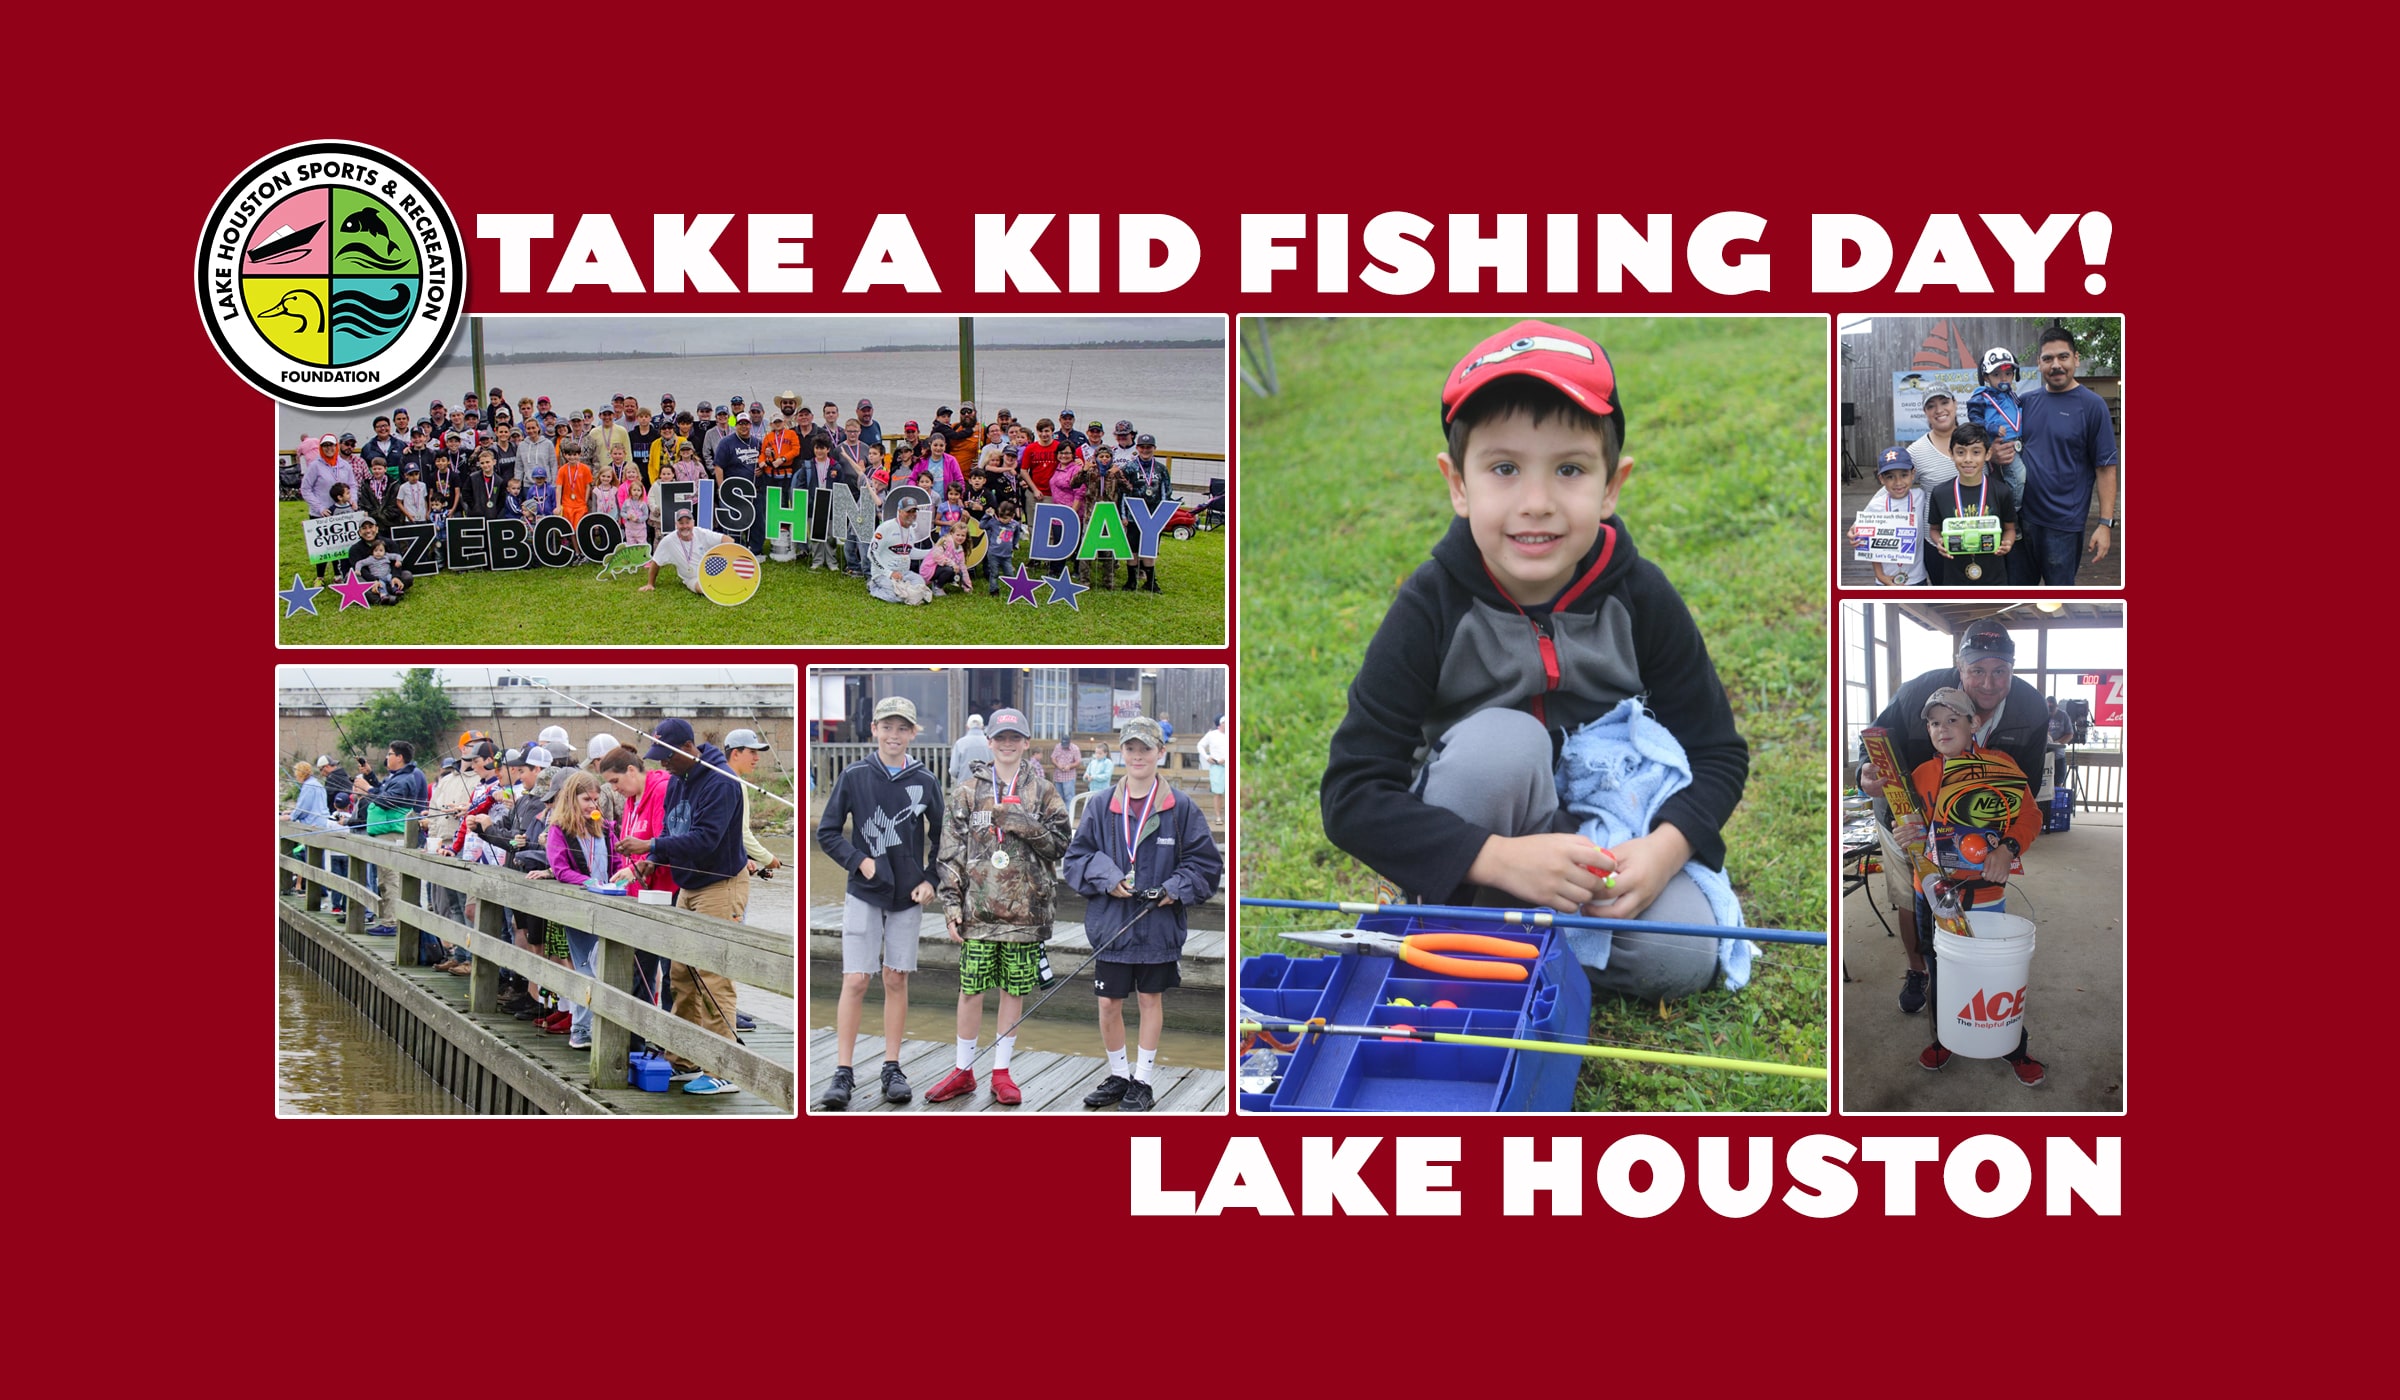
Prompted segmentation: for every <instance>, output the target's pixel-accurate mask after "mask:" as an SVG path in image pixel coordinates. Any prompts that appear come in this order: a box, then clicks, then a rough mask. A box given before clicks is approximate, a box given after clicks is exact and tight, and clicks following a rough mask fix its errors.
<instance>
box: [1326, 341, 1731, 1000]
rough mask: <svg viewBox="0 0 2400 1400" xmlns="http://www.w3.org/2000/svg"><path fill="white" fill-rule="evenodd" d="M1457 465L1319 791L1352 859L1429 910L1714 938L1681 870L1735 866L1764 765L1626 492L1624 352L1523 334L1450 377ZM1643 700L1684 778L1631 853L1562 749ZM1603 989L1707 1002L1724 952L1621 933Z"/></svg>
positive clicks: (1377, 641) (1701, 901) (1703, 942)
mask: <svg viewBox="0 0 2400 1400" xmlns="http://www.w3.org/2000/svg"><path fill="white" fill-rule="evenodd" d="M1441 417H1442V428H1443V432H1444V434H1445V436H1446V439H1447V447H1448V450H1447V451H1446V452H1444V453H1442V454H1441V455H1440V457H1439V459H1438V464H1439V466H1440V468H1441V472H1442V479H1443V482H1444V484H1445V485H1446V486H1447V488H1448V490H1449V496H1450V507H1451V511H1452V513H1453V514H1454V516H1455V517H1456V518H1455V519H1453V520H1452V521H1451V522H1450V527H1449V530H1448V533H1447V534H1445V535H1444V536H1443V538H1442V539H1441V541H1440V542H1439V543H1438V544H1436V545H1435V546H1434V550H1433V557H1432V559H1431V560H1430V561H1428V562H1427V563H1424V564H1421V565H1419V566H1418V568H1417V570H1416V572H1415V573H1414V574H1412V575H1411V576H1410V577H1409V579H1408V581H1407V582H1406V583H1405V584H1403V585H1402V587H1401V590H1400V593H1399V596H1398V597H1397V598H1396V599H1395V600H1394V601H1393V604H1392V607H1391V610H1390V611H1389V612H1387V613H1386V614H1385V615H1384V619H1383V623H1382V625H1381V626H1380V627H1378V628H1377V629H1376V633H1375V637H1374V639H1373V640H1372V641H1371V642H1369V643H1368V646H1367V653H1366V658H1365V660H1364V662H1363V663H1362V664H1361V666H1360V668H1359V672H1358V676H1357V678H1356V679H1355V680H1353V681H1352V683H1351V686H1350V697H1349V711H1348V713H1347V715H1346V716H1345V717H1344V718H1343V721H1342V724H1341V727H1340V728H1339V729H1337V730H1336V731H1335V733H1334V736H1333V746H1332V753H1331V756H1330V758H1329V760H1328V762H1327V765H1326V771H1325V782H1324V786H1323V788H1322V789H1321V794H1320V797H1321V805H1322V808H1323V813H1324V820H1325V832H1326V835H1327V836H1328V837H1329V838H1330V839H1331V840H1332V841H1333V843H1334V844H1335V845H1337V846H1339V847H1341V848H1342V849H1343V850H1345V851H1348V852H1349V853H1350V854H1352V855H1354V856H1356V857H1357V858H1359V859H1360V860H1362V861H1364V862H1366V863H1367V864H1368V865H1370V866H1372V867H1374V868H1375V869H1376V870H1377V871H1378V872H1380V873H1381V874H1383V875H1384V876H1385V878H1387V879H1389V880H1392V881H1393V882H1395V883H1397V884H1399V885H1400V886H1401V887H1402V889H1403V890H1404V891H1406V892H1409V893H1411V894H1413V895H1416V896H1419V897H1423V898H1427V899H1431V900H1434V901H1439V902H1446V903H1475V902H1478V901H1479V900H1480V901H1482V902H1485V903H1500V904H1509V905H1518V906H1538V907H1544V908H1549V909H1555V910H1560V911H1563V912H1573V911H1577V910H1581V911H1585V912H1588V913H1593V914H1600V915H1606V916H1608V917H1613V918H1641V917H1644V916H1645V915H1647V916H1648V917H1651V918H1655V919H1662V920H1671V921H1676V922H1685V923H1715V922H1717V920H1716V919H1715V917H1714V916H1713V914H1712V912H1711V909H1710V906H1709V903H1708V900H1707V898H1706V897H1705V895H1704V894H1703V893H1702V892H1701V891H1700V890H1699V889H1698V888H1697V887H1696V886H1695V885H1694V883H1693V880H1692V878H1691V876H1690V875H1689V874H1688V873H1686V872H1685V871H1684V865H1685V863H1686V862H1687V861H1692V860H1697V861H1699V862H1701V863H1702V864H1703V865H1705V866H1707V867H1709V868H1711V869H1722V868H1723V865H1724V861H1725V843H1724V838H1723V836H1722V835H1721V834H1720V833H1721V830H1722V828H1723V826H1724V824H1725V822H1726V820H1727V819H1728V818H1730V817H1731V816H1732V815H1733V809H1734V807H1735V805H1736V804H1737V803H1738V802H1739V801H1740V800H1741V795H1742V788H1743V785H1744V783H1745V782H1746V780H1747V778H1748V775H1749V748H1748V745H1746V744H1745V743H1744V742H1743V740H1742V736H1741V735H1740V734H1739V733H1738V732H1736V731H1735V729H1734V723H1733V709H1732V706H1731V704H1730V703H1729V702H1728V701H1727V699H1726V696H1725V688H1724V686H1723V685H1722V684H1721V683H1720V682H1719V681H1718V679H1717V673H1716V668H1715V667H1714V666H1713V665H1712V664H1711V663H1710V661H1709V657H1708V648H1707V645H1706V644H1705V643H1704V642H1703V641H1702V640H1701V637H1700V631H1699V628H1698V627H1696V626H1695V625H1694V624H1693V622H1692V616H1691V613H1690V611H1689V609H1687V608H1686V607H1685V606H1684V603H1683V599H1682V598H1681V597H1680V596H1679V595H1678V594H1677V593H1676V591H1675V588H1674V585H1673V584H1671V583H1669V582H1668V581H1667V578H1666V576H1665V575H1664V574H1663V573H1661V572H1660V571H1659V569H1658V566H1657V565H1655V564H1652V563H1650V562H1649V561H1648V560H1646V559H1643V558H1641V557H1640V556H1639V554H1638V553H1637V552H1636V551H1635V549H1634V543H1633V539H1632V536H1631V535H1630V533H1629V532H1628V531H1627V529H1626V525H1625V522H1624V521H1623V520H1622V519H1620V518H1619V517H1618V515H1617V499H1618V495H1619V493H1620V492H1621V491H1622V490H1623V488H1624V485H1625V482H1626V480H1627V478H1628V477H1629V476H1630V475H1631V474H1632V470H1633V463H1632V462H1631V461H1629V460H1625V459H1623V457H1622V451H1623V448H1624V443H1625V410H1624V406H1623V403H1622V402H1621V400H1620V398H1619V396H1618V393H1617V382H1616V370H1615V366H1614V365H1613V364H1611V362H1610V360H1609V357H1608V353H1607V352H1606V351H1605V350H1603V349H1602V348H1601V347H1600V346H1599V345H1598V344H1596V343H1595V342H1593V341H1592V340H1591V339H1589V338H1588V337H1586V336H1583V335H1581V334H1578V333H1577V332H1575V331H1573V330H1569V329H1567V328H1565V327H1563V326H1555V325H1551V324H1548V323H1546V322H1541V321H1521V322H1519V323H1517V324H1516V325H1514V326H1511V327H1509V328H1508V329H1507V330H1505V331H1502V332H1500V333H1499V334H1497V335H1494V336H1492V337H1491V338H1489V339H1487V340H1485V341H1484V342H1482V343H1481V344H1479V345H1477V346H1476V347H1475V348H1474V349H1473V350H1471V351H1469V352H1468V353H1467V355H1466V356H1465V357H1464V358H1462V359H1461V360H1460V361H1459V362H1458V364H1457V365H1456V366H1455V367H1453V368H1452V370H1451V371H1450V374H1449V377H1448V379H1447V380H1446V381H1445V382H1444V384H1443V388H1442V395H1441ZM1636 696H1639V697H1642V698H1643V699H1644V701H1645V702H1646V704H1647V706H1648V708H1649V710H1650V711H1651V713H1652V714H1653V715H1654V716H1655V717H1656V718H1657V719H1658V721H1659V722H1660V723H1661V724H1663V725H1664V726H1665V728H1666V729H1667V730H1668V732H1669V733H1671V734H1672V735H1673V736H1674V738H1675V739H1676V741H1677V742H1679V743H1680V744H1681V745H1682V746H1683V750H1684V754H1685V756H1686V758H1687V760H1688V762H1689V764H1690V769H1691V781H1690V782H1689V784H1687V785H1685V786H1684V787H1682V788H1681V789H1680V790H1678V791H1676V792H1674V793H1673V794H1672V795H1670V796H1668V797H1666V798H1665V799H1664V801H1663V802H1662V803H1661V804H1660V805H1659V806H1658V808H1657V811H1656V814H1655V816H1654V817H1653V818H1652V820H1651V824H1650V827H1649V829H1648V830H1647V831H1646V832H1644V833H1643V834H1642V835H1640V836H1637V837H1634V838H1633V839H1631V840H1627V841H1621V842H1619V843H1618V844H1617V845H1616V846H1615V847H1614V848H1613V849H1609V848H1604V847H1601V846H1599V845H1597V844H1595V843H1593V842H1592V841H1591V840H1589V839H1587V838H1585V837H1583V836H1580V835H1578V834H1576V829H1575V828H1576V824H1577V823H1576V818H1574V817H1573V816H1571V815H1569V813H1568V812H1567V810H1566V809H1565V807H1564V805H1563V804H1562V803H1561V802H1560V800H1559V789H1558V781H1557V761H1558V753H1559V746H1560V744H1561V743H1562V741H1563V739H1564V736H1566V735H1569V734H1572V733H1574V732H1575V731H1576V730H1578V729H1580V728H1582V727H1583V726H1585V725H1587V724H1590V723H1591V722H1592V721H1594V720H1596V719H1599V718H1601V717H1602V716H1605V715H1607V714H1609V713H1610V712H1611V711H1612V710H1614V709H1615V708H1616V707H1617V706H1618V705H1619V704H1620V703H1621V702H1623V701H1625V700H1627V699H1629V698H1632V697H1636ZM1612 944H1613V949H1612V952H1611V954H1610V956H1609V958H1608V962H1607V967H1606V969H1605V970H1604V971H1594V972H1593V974H1592V976H1593V982H1594V984H1595V986H1598V987H1601V988H1603V989H1605V990H1616V991H1622V992H1625V993H1627V994H1628V995H1638V996H1646V997H1648V996H1659V997H1664V996H1680V995H1686V994H1688V993H1690V992H1693V991H1698V990H1701V989H1703V988H1705V987H1707V986H1708V985H1710V984H1711V982H1713V980H1714V977H1715V973H1716V953H1715V947H1714V942H1713V941H1712V940H1709V939H1701V938H1681V937H1666V936H1662V935H1641V934H1627V933H1623V932H1620V933H1617V934H1616V935H1615V936H1614V938H1613V940H1612Z"/></svg>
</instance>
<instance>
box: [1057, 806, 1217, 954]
mask: <svg viewBox="0 0 2400 1400" xmlns="http://www.w3.org/2000/svg"><path fill="white" fill-rule="evenodd" d="M1154 776H1155V777H1156V786H1155V787H1154V788H1153V790H1152V792H1151V794H1150V800H1149V801H1147V802H1145V801H1144V800H1143V799H1141V798H1132V799H1128V798H1127V797H1126V795H1125V787H1126V785H1125V784H1124V783H1122V782H1120V783H1118V784H1117V785H1116V786H1115V787H1113V788H1110V789H1109V790H1108V792H1107V793H1106V794H1104V795H1103V796H1096V797H1094V798H1093V799H1092V800H1091V801H1089V802H1086V803H1085V804H1084V805H1083V823H1082V824H1081V825H1080V826H1078V827H1076V828H1075V839H1074V840H1073V841H1071V842H1069V843H1068V844H1067V860H1066V864H1065V866H1064V867H1063V868H1062V869H1061V870H1060V872H1059V874H1060V878H1061V879H1064V880H1065V881H1066V882H1067V883H1068V884H1069V885H1072V886H1074V887H1075V889H1076V890H1077V891H1079V892H1080V893H1081V894H1082V895H1083V897H1084V899H1085V904H1084V911H1083V933H1084V937H1085V938H1087V939H1090V940H1091V944H1092V949H1093V951H1094V953H1095V954H1100V955H1102V956H1105V957H1106V958H1107V959H1108V961H1110V962H1123V963H1168V962H1173V961H1175V960H1176V959H1177V958H1178V957H1180V956H1181V955H1182V953H1183V942H1184V938H1185V937H1186V934H1187V925H1188V921H1189V919H1190V909H1191V906H1192V905H1194V904H1199V903H1202V902H1203V901H1205V900H1207V899H1208V898H1210V897H1211V896H1213V895H1214V894H1216V892H1217V885H1218V882H1219V881H1220V880H1222V879H1223V878H1224V874H1225V860H1224V857H1222V856H1220V855H1219V854H1218V853H1217V841H1216V838H1215V837H1214V836H1213V835H1211V834H1210V833H1209V830H1208V818H1206V817H1204V816H1202V815H1201V814H1200V807H1199V804H1198V803H1195V802H1193V801H1192V800H1191V799H1190V798H1189V797H1187V796H1185V795H1183V794H1181V793H1178V792H1177V791H1175V789H1174V787H1173V786H1172V785H1171V784H1169V783H1168V782H1167V780H1166V778H1165V777H1164V776H1159V775H1154ZM1103 797H1104V798H1105V800H1103ZM1128 828H1132V829H1133V831H1134V836H1133V853H1132V854H1131V855H1128V854H1127V851H1126V847H1125V833H1126V831H1127V829H1128ZM1128 875H1130V876H1131V877H1132V879H1133V888H1134V890H1135V891H1136V893H1137V894H1138V893H1139V892H1140V891H1142V890H1147V889H1163V890H1165V891H1166V892H1167V893H1169V894H1171V895H1173V896H1175V902H1174V903H1173V904H1165V905H1159V906H1158V907H1156V908H1151V907H1150V903H1151V902H1150V901H1148V900H1145V899H1140V898H1135V899H1119V898H1117V897H1116V896H1115V895H1113V894H1110V893H1109V891H1111V890H1113V889H1115V888H1116V887H1117V885H1118V883H1119V882H1120V881H1122V880H1124V879H1125V878H1126V877H1127V876H1128ZM1136 915H1139V916H1140V917H1139V918H1136V917H1135V916H1136ZM1104 948H1105V952H1103V951H1102V950H1103V949H1104Z"/></svg>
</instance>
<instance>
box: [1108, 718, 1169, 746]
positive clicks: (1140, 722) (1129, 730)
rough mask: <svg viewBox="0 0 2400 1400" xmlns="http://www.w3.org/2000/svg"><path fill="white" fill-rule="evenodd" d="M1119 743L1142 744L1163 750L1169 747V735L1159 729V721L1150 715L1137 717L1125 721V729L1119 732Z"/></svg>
mask: <svg viewBox="0 0 2400 1400" xmlns="http://www.w3.org/2000/svg"><path fill="white" fill-rule="evenodd" d="M1117 742H1118V743H1120V744H1142V745H1146V746H1148V747H1150V748H1154V749H1163V748H1165V747H1166V746H1167V735H1166V731H1165V730H1163V729H1160V728H1159V727H1158V721H1157V720H1154V719H1152V718H1150V717H1149V716H1148V715H1135V716H1134V717H1133V718H1132V719H1129V720H1127V721H1125V727H1124V728H1123V729H1120V730H1118V731H1117Z"/></svg>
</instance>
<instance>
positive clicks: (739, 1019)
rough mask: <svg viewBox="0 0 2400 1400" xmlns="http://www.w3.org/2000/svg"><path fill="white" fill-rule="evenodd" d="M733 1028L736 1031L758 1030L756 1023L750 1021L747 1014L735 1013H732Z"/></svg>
mask: <svg viewBox="0 0 2400 1400" xmlns="http://www.w3.org/2000/svg"><path fill="white" fill-rule="evenodd" d="M733 1028H734V1029H735V1030H737V1031H754V1030H757V1029H758V1022H756V1021H753V1020H751V1019H750V1013H749V1012H747V1011H736V1012H734V1013H733Z"/></svg>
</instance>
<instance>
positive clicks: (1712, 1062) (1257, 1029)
mask: <svg viewBox="0 0 2400 1400" xmlns="http://www.w3.org/2000/svg"><path fill="white" fill-rule="evenodd" d="M1242 1010H1243V1014H1245V1015H1248V1016H1256V1015H1257V1014H1258V1013H1256V1012H1254V1011H1251V1010H1250V1009H1249V1008H1248V1007H1244V1008H1242ZM1235 1029H1236V1030H1237V1031H1240V1032H1241V1033H1243V1034H1245V1035H1248V1034H1266V1033H1268V1032H1278V1033H1281V1034H1285V1035H1293V1034H1297V1035H1347V1036H1357V1037H1360V1038H1364V1039H1375V1040H1416V1041H1427V1042H1431V1043H1434V1044H1439V1045H1482V1046H1489V1047H1491V1048H1494V1049H1500V1050H1535V1051H1540V1052H1542V1053H1544V1054H1549V1055H1579V1056H1582V1057H1583V1058H1585V1059H1589V1060H1638V1061H1640V1062H1642V1063H1644V1064H1653V1065H1682V1066H1684V1067H1686V1068H1690V1069H1714V1070H1725V1071H1727V1072H1729V1073H1734V1074H1780V1075H1784V1076H1786V1077H1788V1078H1792V1079H1825V1078H1828V1077H1829V1076H1828V1074H1827V1072H1826V1071H1825V1070H1824V1069H1823V1068H1821V1067H1819V1066H1816V1065H1787V1064H1780V1063H1777V1062H1775V1061H1773V1060H1728V1059H1724V1058H1721V1057H1719V1056H1716V1055H1685V1054H1681V1053H1678V1052H1676V1051H1672V1050H1632V1049H1625V1048H1621V1047H1618V1046H1614V1045H1564V1044H1557V1043H1554V1042H1551V1041H1546V1040H1522V1039H1519V1038H1517V1037H1515V1036H1506V1035H1466V1034H1463V1033H1460V1032H1456V1031H1421V1030H1418V1029H1416V1028H1415V1027H1413V1026H1334V1025H1327V1024H1326V1023H1324V1022H1322V1021H1291V1020H1288V1019H1287V1020H1280V1021H1278V1020H1267V1019H1261V1020H1245V1021H1242V1022H1240V1023H1239V1024H1238V1025H1236V1026H1235Z"/></svg>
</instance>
